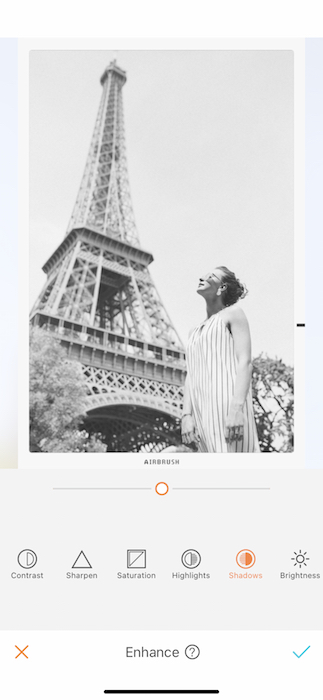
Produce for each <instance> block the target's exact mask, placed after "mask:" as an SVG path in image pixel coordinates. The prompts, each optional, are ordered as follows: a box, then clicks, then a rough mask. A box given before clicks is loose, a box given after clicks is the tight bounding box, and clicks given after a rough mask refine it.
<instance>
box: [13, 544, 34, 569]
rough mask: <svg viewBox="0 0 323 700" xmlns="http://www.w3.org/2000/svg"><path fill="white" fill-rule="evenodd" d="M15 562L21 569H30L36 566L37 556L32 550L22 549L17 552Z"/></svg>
mask: <svg viewBox="0 0 323 700" xmlns="http://www.w3.org/2000/svg"><path fill="white" fill-rule="evenodd" d="M17 561H18V564H19V566H21V567H22V568H23V569H32V568H33V566H35V564H37V554H35V552H33V550H32V549H23V550H22V552H19V554H18V557H17Z"/></svg>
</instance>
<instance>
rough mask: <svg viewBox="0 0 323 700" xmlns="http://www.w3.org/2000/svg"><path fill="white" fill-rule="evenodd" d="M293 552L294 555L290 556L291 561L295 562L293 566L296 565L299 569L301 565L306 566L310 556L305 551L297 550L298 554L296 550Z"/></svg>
mask: <svg viewBox="0 0 323 700" xmlns="http://www.w3.org/2000/svg"><path fill="white" fill-rule="evenodd" d="M294 554H295V556H294V557H292V561H294V562H295V564H294V566H298V568H299V569H301V568H302V566H307V564H306V562H307V561H309V560H310V558H309V557H307V556H306V554H307V552H302V551H301V550H299V552H298V554H297V552H294Z"/></svg>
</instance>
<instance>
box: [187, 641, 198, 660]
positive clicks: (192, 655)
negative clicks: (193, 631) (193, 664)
mask: <svg viewBox="0 0 323 700" xmlns="http://www.w3.org/2000/svg"><path fill="white" fill-rule="evenodd" d="M199 655H200V650H199V648H198V646H196V644H189V646H188V647H186V649H185V656H187V658H188V659H197V657H198V656H199Z"/></svg>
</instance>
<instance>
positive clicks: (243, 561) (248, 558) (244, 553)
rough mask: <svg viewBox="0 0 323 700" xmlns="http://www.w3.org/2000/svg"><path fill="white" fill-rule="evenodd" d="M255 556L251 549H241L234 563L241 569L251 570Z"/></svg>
mask: <svg viewBox="0 0 323 700" xmlns="http://www.w3.org/2000/svg"><path fill="white" fill-rule="evenodd" d="M255 561H256V555H255V554H254V553H253V552H252V551H251V549H241V550H240V552H238V554H237V556H236V562H237V564H238V566H240V567H241V569H251V567H252V566H253V565H254V564H255Z"/></svg>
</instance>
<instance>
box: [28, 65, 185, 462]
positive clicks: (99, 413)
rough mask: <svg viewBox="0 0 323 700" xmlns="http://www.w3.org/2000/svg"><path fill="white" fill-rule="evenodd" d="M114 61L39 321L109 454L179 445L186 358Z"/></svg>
mask: <svg viewBox="0 0 323 700" xmlns="http://www.w3.org/2000/svg"><path fill="white" fill-rule="evenodd" d="M125 82H126V73H125V72H124V71H123V70H121V69H120V68H119V67H118V66H117V64H116V61H112V62H111V63H110V64H109V66H108V67H107V69H106V70H105V71H104V73H103V75H102V78H101V85H102V97H101V101H100V105H99V110H98V114H97V118H96V122H95V127H94V132H93V137H92V141H91V145H90V150H89V153H88V157H87V161H86V165H85V170H84V174H83V178H82V181H81V186H80V189H79V192H78V195H77V199H76V203H75V206H74V209H73V213H72V216H71V219H70V222H69V225H68V229H67V233H66V235H65V238H64V240H63V241H62V243H61V244H60V245H59V246H58V247H57V248H56V250H55V251H54V253H53V254H52V255H51V256H50V258H49V259H48V260H47V262H46V263H45V265H44V266H43V268H42V269H43V271H44V272H45V273H46V274H47V280H46V283H45V285H44V287H43V290H42V291H41V293H40V295H39V297H38V299H37V301H36V303H35V305H34V307H33V309H32V312H31V323H32V324H33V325H37V326H41V327H43V328H45V329H46V330H47V331H48V332H49V333H52V334H53V335H55V337H58V338H59V339H60V341H61V343H62V345H63V346H64V347H65V348H66V350H67V352H68V356H69V357H70V358H73V359H75V360H77V361H79V362H80V363H81V364H82V369H83V372H84V374H85V377H86V382H87V387H88V398H87V405H86V418H85V424H84V427H85V428H86V430H88V431H89V433H90V434H93V433H99V434H100V435H101V439H102V440H103V441H104V442H105V443H106V444H107V450H108V451H110V452H139V451H155V452H156V451H159V450H161V449H163V448H164V447H166V446H168V445H170V444H178V443H179V442H180V437H179V418H180V414H181V406H182V398H183V383H184V379H185V355H184V348H183V345H182V342H181V340H180V338H179V336H178V334H177V332H176V330H175V328H174V326H173V324H172V322H171V320H170V318H169V316H168V314H167V312H166V309H165V307H164V306H163V303H162V301H161V299H160V296H159V294H158V292H157V289H156V287H155V285H154V282H153V280H152V278H151V275H150V272H149V265H150V263H151V262H152V261H153V256H152V254H151V253H150V252H148V251H146V250H143V248H141V246H140V242H139V237H138V233H137V229H136V224H135V218H134V213H133V208H132V202H131V196H130V187H129V179H128V171H127V160H126V145H125V129H124V119H123V104H122V88H123V86H124V84H125Z"/></svg>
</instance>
